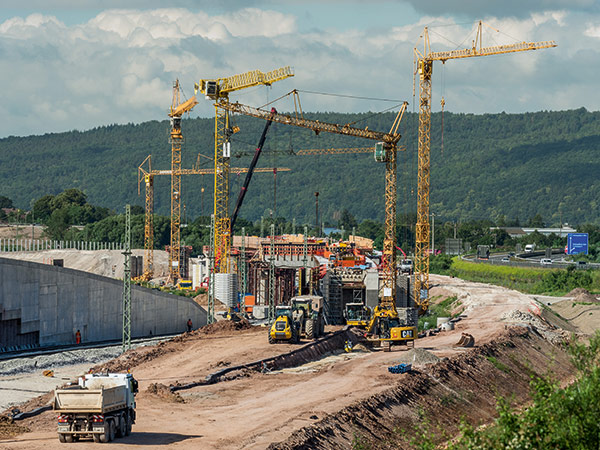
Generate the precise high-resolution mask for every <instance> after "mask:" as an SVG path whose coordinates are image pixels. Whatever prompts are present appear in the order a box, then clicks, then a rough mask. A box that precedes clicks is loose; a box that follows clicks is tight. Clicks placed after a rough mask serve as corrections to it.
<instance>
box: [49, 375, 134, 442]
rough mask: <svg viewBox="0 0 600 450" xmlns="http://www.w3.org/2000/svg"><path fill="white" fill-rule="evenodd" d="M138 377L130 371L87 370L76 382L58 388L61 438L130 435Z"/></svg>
mask: <svg viewBox="0 0 600 450" xmlns="http://www.w3.org/2000/svg"><path fill="white" fill-rule="evenodd" d="M137 390H138V385H137V381H136V380H135V379H134V378H133V376H132V375H131V374H129V373H127V374H118V373H112V374H106V373H105V374H87V375H86V376H85V377H81V378H79V382H78V384H76V385H73V386H66V387H64V388H61V389H56V390H55V392H54V404H53V409H54V411H56V412H58V440H59V441H60V442H73V441H77V440H79V439H80V438H86V437H87V438H92V439H93V440H94V442H110V441H112V440H113V439H114V438H115V437H123V436H127V435H129V434H130V433H131V428H132V425H133V424H134V423H135V394H136V393H137Z"/></svg>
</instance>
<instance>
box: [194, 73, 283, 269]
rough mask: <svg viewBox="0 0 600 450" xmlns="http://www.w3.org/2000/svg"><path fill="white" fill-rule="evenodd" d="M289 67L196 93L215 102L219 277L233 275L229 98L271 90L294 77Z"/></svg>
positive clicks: (204, 86)
mask: <svg viewBox="0 0 600 450" xmlns="http://www.w3.org/2000/svg"><path fill="white" fill-rule="evenodd" d="M292 76H294V74H293V73H292V70H291V68H290V67H289V66H286V67H281V68H279V69H275V70H272V71H270V72H267V73H263V72H261V71H260V70H254V71H250V72H246V73H243V74H238V75H233V76H231V77H226V78H216V79H211V80H207V79H204V80H200V81H199V82H198V83H196V85H195V91H198V90H199V91H200V92H202V93H203V94H204V95H205V96H206V98H208V99H211V100H214V101H215V158H214V159H215V172H214V173H215V192H214V216H215V232H214V235H215V236H214V245H213V248H214V249H215V273H229V253H230V245H231V233H230V230H231V221H230V218H229V161H230V157H231V147H230V142H229V138H230V137H231V135H232V134H233V133H234V132H235V131H234V129H233V128H232V127H230V125H229V111H228V109H227V108H226V106H227V105H228V104H229V94H230V93H231V92H234V91H238V90H240V89H245V88H249V87H253V86H260V85H265V86H270V85H271V84H272V83H274V82H276V81H280V80H284V79H286V78H288V77H292Z"/></svg>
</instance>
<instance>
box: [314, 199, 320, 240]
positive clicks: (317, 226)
mask: <svg viewBox="0 0 600 450" xmlns="http://www.w3.org/2000/svg"><path fill="white" fill-rule="evenodd" d="M315 229H316V230H317V232H316V235H317V236H318V235H319V230H320V227H319V193H318V192H315Z"/></svg>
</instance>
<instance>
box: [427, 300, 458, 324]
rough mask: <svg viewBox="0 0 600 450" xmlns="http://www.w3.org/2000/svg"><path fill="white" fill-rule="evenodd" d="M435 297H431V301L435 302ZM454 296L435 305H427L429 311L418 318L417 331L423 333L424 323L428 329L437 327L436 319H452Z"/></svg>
mask: <svg viewBox="0 0 600 450" xmlns="http://www.w3.org/2000/svg"><path fill="white" fill-rule="evenodd" d="M435 298H436V297H433V298H432V299H431V300H435ZM455 302H456V296H452V297H448V298H446V299H444V300H442V301H441V302H439V303H437V304H431V303H430V305H429V309H428V311H427V314H426V315H424V316H422V317H420V318H419V331H423V330H424V329H425V322H427V323H428V324H429V327H428V328H435V327H436V325H437V319H438V317H452V313H451V311H452V309H454V307H455V306H457V305H454V303H455Z"/></svg>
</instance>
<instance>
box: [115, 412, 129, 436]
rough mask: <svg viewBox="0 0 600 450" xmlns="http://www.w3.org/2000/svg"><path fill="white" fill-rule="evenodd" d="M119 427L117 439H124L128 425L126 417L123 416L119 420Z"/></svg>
mask: <svg viewBox="0 0 600 450" xmlns="http://www.w3.org/2000/svg"><path fill="white" fill-rule="evenodd" d="M118 421H119V425H118V427H117V437H119V438H122V437H125V432H126V431H127V425H126V424H125V415H124V414H121V415H120V416H119V418H118Z"/></svg>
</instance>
